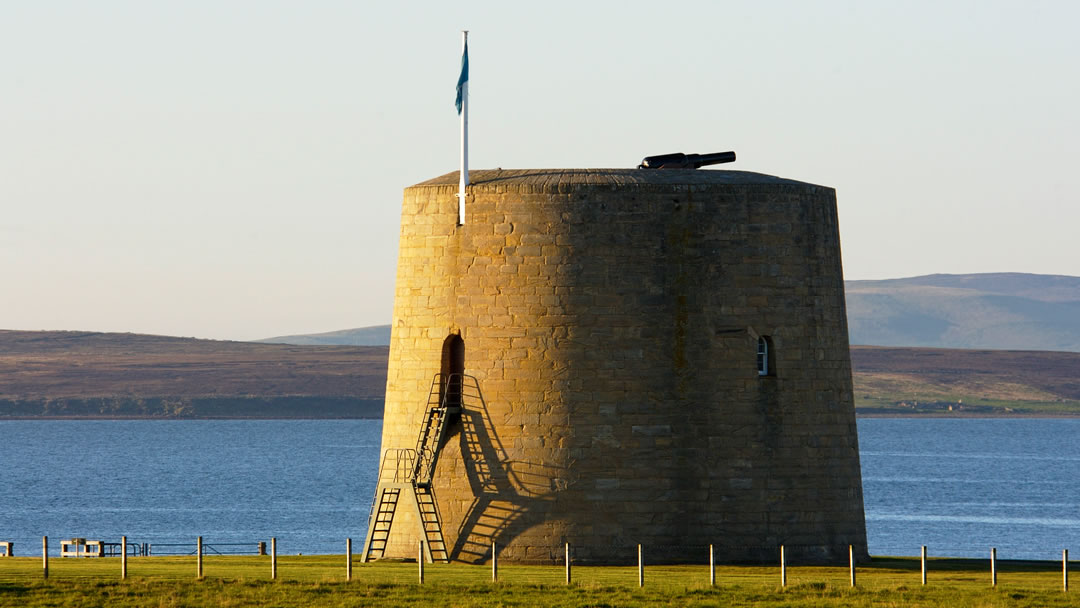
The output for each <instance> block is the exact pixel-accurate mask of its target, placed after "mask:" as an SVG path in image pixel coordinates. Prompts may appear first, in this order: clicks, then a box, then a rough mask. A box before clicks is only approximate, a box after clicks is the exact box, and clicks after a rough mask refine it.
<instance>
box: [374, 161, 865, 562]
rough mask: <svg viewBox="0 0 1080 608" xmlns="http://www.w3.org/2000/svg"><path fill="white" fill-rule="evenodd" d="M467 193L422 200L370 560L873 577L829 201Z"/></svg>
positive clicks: (548, 173)
mask: <svg viewBox="0 0 1080 608" xmlns="http://www.w3.org/2000/svg"><path fill="white" fill-rule="evenodd" d="M472 178H473V180H474V181H473V183H472V184H471V185H470V187H469V192H468V197H467V202H466V220H465V224H464V225H458V223H457V196H456V195H457V174H456V173H451V174H447V175H444V176H442V177H438V178H435V179H433V180H430V181H427V182H424V183H421V184H417V185H415V186H412V187H410V188H407V189H406V190H405V198H404V203H403V208H402V222H401V240H400V253H399V258H398V268H397V286H396V291H395V300H394V317H393V330H392V337H391V345H390V363H389V370H388V377H387V387H386V408H385V417H384V423H383V434H382V454H383V458H382V463H381V471H380V486H379V489H378V490H377V491H376V497H375V504H374V508H373V517H372V522H371V529H370V530H369V534H368V545H367V546H365V550H364V558H365V559H367V558H377V557H383V556H387V557H389V556H395V555H397V556H410V557H411V556H415V555H416V551H417V540H419V539H426V540H427V545H426V546H427V548H428V550H429V551H430V557H431V558H433V559H450V560H455V561H466V562H482V561H486V560H487V559H489V556H490V551H491V544H492V541H495V542H496V543H497V546H498V552H499V557H500V559H502V560H504V561H507V562H517V563H540V564H551V563H561V561H562V554H563V546H564V543H567V542H568V543H570V544H571V545H572V547H573V553H574V559H575V561H578V562H581V563H620V562H629V561H630V560H632V559H635V553H634V549H633V547H634V546H635V545H637V544H638V543H641V544H643V545H644V546H645V547H646V550H647V551H648V552H649V555H650V560H651V561H654V562H655V561H670V562H677V561H696V562H700V561H701V560H703V559H706V558H705V557H703V556H704V555H705V553H704V551H705V550H706V549H705V547H706V546H707V545H708V544H713V545H715V547H716V552H717V558H718V559H719V560H723V561H759V560H768V561H773V560H775V559H776V557H777V549H778V546H779V545H781V544H784V545H785V546H786V547H787V552H788V555H789V556H793V557H795V558H799V557H800V556H803V557H805V558H807V559H813V560H814V561H839V560H842V559H845V560H846V559H847V551H848V545H854V547H855V551H856V553H857V554H858V555H860V556H865V554H866V531H865V522H864V516H863V498H862V482H861V475H860V468H859V453H858V440H857V436H856V427H855V413H854V406H853V401H852V387H851V363H850V359H849V355H848V332H847V321H846V316H845V308H844V283H843V273H842V270H841V262H840V241H839V232H838V228H837V215H836V195H835V191H834V190H832V189H831V188H826V187H822V186H815V185H811V184H806V183H801V182H796V181H791V180H786V179H781V178H777V177H772V176H767V175H761V174H756V173H748V172H740V171H714V170H647V169H588V170H585V169H567V170H561V169H544V170H516V171H501V170H498V171H476V172H473V173H472ZM391 523H392V525H391Z"/></svg>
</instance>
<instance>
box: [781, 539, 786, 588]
mask: <svg viewBox="0 0 1080 608" xmlns="http://www.w3.org/2000/svg"><path fill="white" fill-rule="evenodd" d="M780 586H781V587H787V559H786V558H785V557H784V545H780Z"/></svg>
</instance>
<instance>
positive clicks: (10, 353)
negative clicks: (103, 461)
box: [0, 330, 388, 418]
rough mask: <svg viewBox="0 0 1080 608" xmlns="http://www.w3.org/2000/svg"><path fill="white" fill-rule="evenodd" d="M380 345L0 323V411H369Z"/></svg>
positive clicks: (381, 373) (382, 362) (378, 396)
mask: <svg viewBox="0 0 1080 608" xmlns="http://www.w3.org/2000/svg"><path fill="white" fill-rule="evenodd" d="M387 350H388V349H387V348H386V347H384V346H291V345H282V344H251V343H247V342H225V341H215V340H195V339H189V338H169V337H163V336H146V335H138V334H107V333H91V332H31V331H2V330H0V417H4V416H41V415H47V416H151V417H153V416H165V417H220V416H225V417H236V416H240V417H314V418H321V417H355V418H369V417H376V418H377V417H381V416H382V398H383V392H384V391H385V384H386V357H387Z"/></svg>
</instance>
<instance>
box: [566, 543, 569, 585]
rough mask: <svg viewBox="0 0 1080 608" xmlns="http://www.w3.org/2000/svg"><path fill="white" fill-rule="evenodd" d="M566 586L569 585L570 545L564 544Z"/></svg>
mask: <svg viewBox="0 0 1080 608" xmlns="http://www.w3.org/2000/svg"><path fill="white" fill-rule="evenodd" d="M566 584H567V585H569V584H570V543H566Z"/></svg>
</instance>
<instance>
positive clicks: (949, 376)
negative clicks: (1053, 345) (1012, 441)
mask: <svg viewBox="0 0 1080 608" xmlns="http://www.w3.org/2000/svg"><path fill="white" fill-rule="evenodd" d="M851 363H852V369H853V376H854V381H855V403H856V406H857V408H858V410H859V412H860V413H864V414H865V413H875V412H876V413H907V414H911V413H935V412H938V413H943V412H949V411H952V412H953V413H954V414H956V413H976V414H991V413H1013V414H1025V413H1026V414H1055V415H1080V353H1072V352H1044V351H1017V350H957V349H939V348H891V347H874V346H852V347H851ZM950 408H951V410H950Z"/></svg>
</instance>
